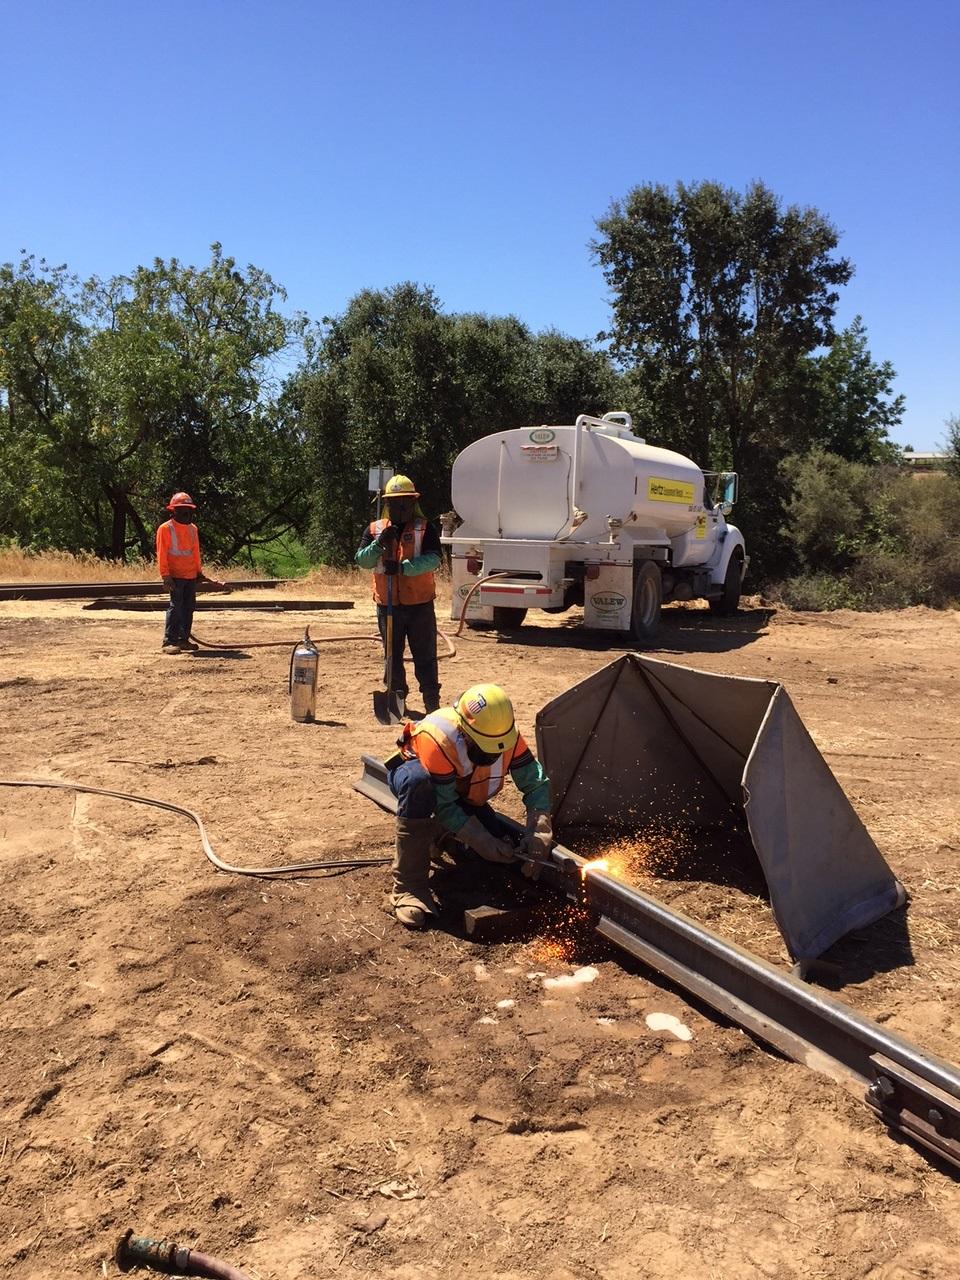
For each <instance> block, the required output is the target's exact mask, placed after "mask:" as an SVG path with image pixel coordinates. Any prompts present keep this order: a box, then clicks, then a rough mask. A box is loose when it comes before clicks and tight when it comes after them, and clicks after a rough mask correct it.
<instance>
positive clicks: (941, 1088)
mask: <svg viewBox="0 0 960 1280" xmlns="http://www.w3.org/2000/svg"><path fill="white" fill-rule="evenodd" d="M363 766H364V771H363V775H362V777H361V778H360V779H359V780H358V781H357V782H356V783H354V786H355V788H356V790H357V791H359V792H361V794H363V795H365V796H367V797H368V798H369V799H371V800H373V801H374V802H375V803H376V804H379V805H380V806H381V807H382V808H384V809H387V810H389V811H391V812H396V800H395V798H394V796H393V793H392V792H391V791H390V788H389V786H388V785H387V774H386V769H385V767H384V765H383V764H382V763H381V762H380V761H379V760H375V759H373V758H372V757H371V756H364V757H363ZM501 817H503V815H501ZM518 829H519V828H518ZM549 861H550V863H551V864H553V865H552V867H551V866H546V867H544V868H542V869H541V874H540V883H541V884H547V885H549V887H550V888H552V889H557V890H559V891H560V892H562V893H564V894H566V895H567V896H568V897H578V898H579V899H580V900H581V901H582V902H583V903H584V905H585V906H587V907H588V908H589V909H590V910H591V911H592V912H593V913H594V916H595V917H596V920H597V925H596V928H597V932H598V933H600V934H601V935H602V936H603V937H605V938H607V939H608V940H609V941H610V942H612V943H614V945H615V946H617V947H619V948H620V949H621V950H622V951H625V952H627V954H629V955H632V956H634V957H636V958H637V959H638V960H640V961H642V962H643V963H644V964H645V965H647V966H648V967H649V968H651V969H654V970H656V971H657V972H658V973H661V974H663V975H664V977H666V978H668V979H669V980H670V981H671V982H674V983H676V984H677V985H678V986H680V987H683V988H684V989H685V990H686V991H688V992H690V993H691V994H692V995H694V996H696V997H697V998H698V999H700V1000H703V1001H704V1002H705V1003H707V1004H709V1005H711V1006H712V1008H714V1009H716V1010H717V1012H718V1013H720V1014H722V1015H723V1016H724V1017H725V1018H729V1019H730V1020H731V1021H733V1022H736V1023H738V1024H739V1025H740V1026H742V1027H744V1028H745V1029H746V1030H748V1031H750V1032H751V1033H752V1034H753V1035H755V1036H757V1037H758V1038H759V1039H761V1040H764V1041H766V1043H767V1044H770V1045H773V1046H774V1048H776V1049H779V1050H780V1052H781V1053H784V1054H786V1056H787V1057H789V1058H792V1059H793V1060H794V1061H795V1062H799V1063H801V1064H803V1065H804V1066H807V1067H811V1068H812V1069H814V1070H817V1071H821V1072H822V1073H823V1074H825V1075H827V1076H830V1077H831V1078H832V1079H834V1080H836V1081H838V1082H839V1083H840V1084H842V1085H844V1087H846V1088H847V1089H849V1090H850V1091H851V1092H853V1093H854V1094H855V1095H857V1096H858V1097H860V1098H861V1100H862V1101H864V1102H865V1103H866V1104H867V1106H869V1107H870V1108H871V1109H872V1110H874V1111H875V1112H876V1113H877V1114H878V1115H879V1117H880V1118H881V1120H883V1122H884V1123H885V1124H887V1125H888V1126H889V1127H890V1128H892V1129H898V1130H901V1131H903V1132H904V1133H907V1134H909V1135H910V1136H912V1137H913V1138H914V1140H915V1141H917V1142H919V1143H920V1144H921V1145H922V1146H924V1147H926V1148H927V1149H928V1150H930V1151H932V1152H934V1153H935V1154H936V1155H938V1156H940V1157H941V1158H943V1159H945V1160H947V1161H949V1162H950V1163H951V1164H953V1165H955V1166H957V1167H958V1168H960V1071H958V1069H957V1068H956V1067H955V1066H954V1065H953V1064H952V1063H949V1062H947V1061H946V1060H945V1059H943V1058H940V1057H937V1056H936V1055H935V1054H930V1053H926V1052H925V1051H924V1050H923V1049H921V1048H919V1047H918V1046H917V1045H915V1044H912V1043H911V1042H910V1041H909V1040H906V1039H904V1038H903V1037H902V1036H898V1035H895V1034H894V1033H893V1032H890V1031H887V1030H885V1029H884V1028H883V1027H882V1026H880V1024H879V1023H877V1022H874V1021H873V1020H872V1019H871V1018H866V1017H864V1016H863V1015H862V1014H859V1013H857V1012H856V1011H855V1010H854V1009H851V1008H850V1007H849V1006H848V1005H845V1004H843V1003H842V1001H840V1000H834V999H832V998H831V997H830V996H827V995H825V994H823V993H822V992H820V991H817V990H815V989H814V988H813V987H811V986H810V985H809V984H807V983H806V982H803V981H800V980H799V979H797V978H794V977H793V976H792V975H791V974H788V973H785V972H784V971H783V970H781V969H777V968H776V967H775V966H774V965H772V964H768V963H767V962H766V961H765V960H761V959H760V958H759V956H755V955H753V954H751V953H750V952H749V951H745V950H744V949H743V948H742V947H738V946H737V945H736V944H735V943H732V942H727V941H726V940H725V939H723V938H721V937H720V936H719V934H716V933H713V932H711V930H709V929H706V928H704V927H703V925H700V924H698V923H697V922H696V921H694V920H691V919H690V918H689V916H685V915H683V914H682V913H681V912H679V911H673V910H671V909H670V908H669V907H667V906H666V905H665V904H664V903H662V902H659V901H657V899H656V898H651V897H649V896H648V895H647V894H645V893H641V892H640V891H639V890H638V889H634V888H633V887H631V886H630V885H628V884H625V883H624V882H623V881H621V880H618V879H616V877H614V876H610V875H606V874H604V873H603V872H600V871H591V870H590V869H589V866H588V864H587V862H586V859H584V858H581V857H580V856H579V855H578V854H575V853H573V852H572V851H571V850H569V849H565V848H564V847H563V846H562V845H556V846H555V847H554V849H553V851H552V853H551V855H550V860H549ZM585 868H586V870H585Z"/></svg>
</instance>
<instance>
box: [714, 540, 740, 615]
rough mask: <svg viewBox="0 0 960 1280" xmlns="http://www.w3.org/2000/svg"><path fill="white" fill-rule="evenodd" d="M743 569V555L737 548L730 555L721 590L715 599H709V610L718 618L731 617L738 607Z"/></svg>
mask: <svg viewBox="0 0 960 1280" xmlns="http://www.w3.org/2000/svg"><path fill="white" fill-rule="evenodd" d="M742 570H743V556H742V555H741V554H740V550H739V548H738V549H737V550H736V551H734V553H733V555H732V556H731V557H730V563H729V564H728V565H727V572H726V574H725V575H724V578H723V590H722V591H721V592H720V595H719V596H718V597H717V599H716V600H711V601H710V612H711V613H713V614H716V616H717V617H718V618H732V617H733V615H734V614H735V613H736V612H737V609H738V608H739V607H740V577H741V573H742Z"/></svg>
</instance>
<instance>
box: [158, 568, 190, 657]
mask: <svg viewBox="0 0 960 1280" xmlns="http://www.w3.org/2000/svg"><path fill="white" fill-rule="evenodd" d="M196 602H197V580H196V578H174V580H173V589H172V590H171V592H170V603H169V604H168V605H167V621H166V626H165V627H164V629H163V643H164V644H183V642H184V641H185V640H189V639H190V631H191V629H192V627H193V608H194V605H195V604H196Z"/></svg>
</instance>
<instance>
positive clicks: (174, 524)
mask: <svg viewBox="0 0 960 1280" xmlns="http://www.w3.org/2000/svg"><path fill="white" fill-rule="evenodd" d="M167 510H168V511H170V512H172V519H170V520H165V521H164V523H163V524H162V525H161V526H160V528H159V529H158V530H157V568H158V569H159V570H160V577H161V578H162V579H163V585H164V586H165V587H166V588H167V590H168V591H169V592H170V603H169V605H168V606H167V617H166V624H165V626H164V629H163V652H164V653H189V652H191V651H195V650H197V649H199V648H200V646H199V645H197V644H194V643H193V642H192V640H191V639H190V631H191V628H192V627H193V610H194V605H195V604H196V600H197V583H198V582H209V583H210V585H211V586H214V587H219V588H220V589H221V590H224V589H225V588H226V585H227V584H226V583H225V582H219V581H218V580H217V579H215V578H208V577H207V575H206V574H205V573H204V572H203V569H202V568H201V565H200V535H199V533H198V532H197V526H196V525H195V524H194V523H193V518H194V515H195V514H196V510H197V505H196V503H195V502H194V500H193V499H192V498H191V497H190V495H189V493H182V492H181V493H175V494H174V495H173V497H172V498H171V499H170V501H169V502H168V503H167Z"/></svg>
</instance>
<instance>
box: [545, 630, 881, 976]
mask: <svg viewBox="0 0 960 1280" xmlns="http://www.w3.org/2000/svg"><path fill="white" fill-rule="evenodd" d="M537 745H538V751H539V755H540V759H541V761H542V762H543V766H544V768H545V769H546V771H547V774H548V775H549V777H550V782H551V788H552V795H553V810H554V824H555V829H556V831H557V836H558V838H559V839H561V840H562V839H563V838H564V831H565V830H566V831H570V830H577V831H583V830H584V829H586V830H590V829H593V830H595V831H604V830H608V831H609V830H611V829H613V828H618V829H620V830H622V829H623V815H624V814H627V813H629V812H630V811H633V812H634V813H636V814H639V815H643V817H642V818H638V819H637V821H638V824H641V825H642V824H643V823H644V822H646V821H649V820H650V819H657V818H659V819H663V818H667V819H670V817H671V815H675V816H676V817H677V818H678V820H682V821H683V822H684V823H686V824H690V825H692V827H693V828H694V831H695V830H696V829H697V827H702V828H713V829H714V830H716V829H717V828H718V827H722V826H723V824H724V823H727V824H729V822H730V820H731V816H735V817H737V818H741V819H742V818H743V817H746V822H747V826H748V828H749V833H750V838H751V840H752V842H753V847H754V849H755V851H756V854H757V857H758V859H759V861H760V865H761V868H762V870H763V874H764V876H765V877H766V881H767V885H768V887H769V890H770V903H771V906H772V908H773V913H774V916H775V917H776V921H777V924H778V925H779V927H780V932H781V933H782V934H783V937H784V939H785V941H786V944H787V947H788V949H789V951H790V954H791V956H792V957H793V958H794V959H795V960H809V959H813V958H814V957H816V956H818V955H820V954H821V953H822V952H823V951H825V950H826V949H827V947H829V946H830V945H831V944H832V943H834V942H836V940H837V939H838V938H841V937H842V936H843V935H844V934H845V933H849V932H850V930H852V929H856V928H860V927H862V926H863V925H866V924H869V923H871V922H872V921H874V920H877V919H879V917H880V916H882V915H885V914H886V913H887V912H888V911H890V910H892V909H893V908H894V907H895V906H898V905H899V904H900V903H901V902H903V900H904V894H903V889H902V887H901V885H900V883H899V881H897V880H896V878H895V877H894V875H893V873H892V872H891V870H890V868H889V867H888V866H887V864H886V862H885V861H884V859H883V857H882V856H881V854H880V852H879V850H878V849H877V847H876V845H875V844H874V842H873V840H872V839H871V838H870V836H869V834H868V833H867V831H866V829H865V827H864V826H863V823H862V822H861V821H860V819H859V818H858V817H857V815H856V813H855V812H854V811H853V808H852V806H851V805H850V802H849V801H848V800H847V798H846V796H845V795H844V793H843V791H842V790H841V788H840V784H839V783H838V782H837V780H836V778H835V777H834V776H833V774H832V773H831V771H830V769H829V768H828V766H827V764H826V761H825V760H824V759H823V757H822V756H821V754H820V752H819V751H818V750H817V748H816V746H815V745H814V743H813V740H812V739H811V737H810V735H809V733H808V732H807V730H806V728H805V727H804V724H803V721H802V720H801V719H800V716H799V715H798V714H797V711H796V709H795V708H794V705H793V703H792V702H791V701H790V698H789V696H788V694H787V691H786V689H784V687H783V685H781V684H779V683H778V682H777V681H774V680H750V679H745V678H744V677H742V676H724V675H714V674H713V673H711V672H706V671H695V670H693V669H692V668H690V667H680V666H675V665H673V664H672V663H668V662H657V661H656V660H654V659H653V658H647V657H642V656H640V655H638V654H632V653H631V654H626V655H625V656H624V657H621V658H617V659H616V661H614V662H611V663H610V664H609V665H608V666H606V667H603V668H602V669H601V670H600V671H598V672H596V674H594V675H592V676H590V677H589V678H588V679H587V680H584V681H582V682H581V683H580V684H577V685H574V686H573V688H571V689H568V690H567V692H566V693H562V694H561V695H560V696H559V697H558V698H555V699H554V700H553V701H552V702H550V703H548V704H547V705H546V706H545V707H544V708H543V710H542V711H541V712H540V713H539V715H538V716H537ZM681 815H682V819H681Z"/></svg>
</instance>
